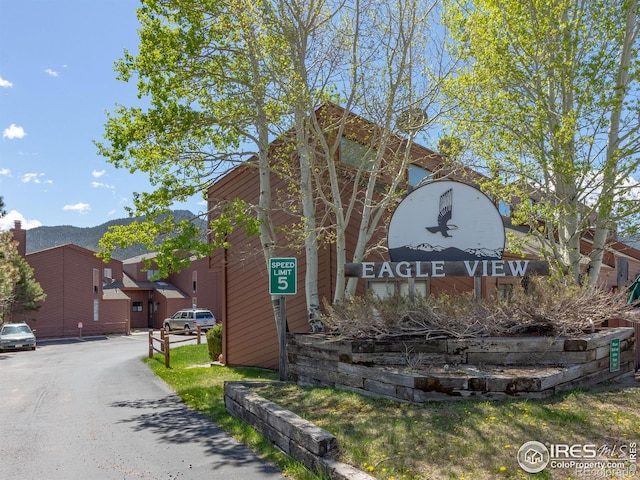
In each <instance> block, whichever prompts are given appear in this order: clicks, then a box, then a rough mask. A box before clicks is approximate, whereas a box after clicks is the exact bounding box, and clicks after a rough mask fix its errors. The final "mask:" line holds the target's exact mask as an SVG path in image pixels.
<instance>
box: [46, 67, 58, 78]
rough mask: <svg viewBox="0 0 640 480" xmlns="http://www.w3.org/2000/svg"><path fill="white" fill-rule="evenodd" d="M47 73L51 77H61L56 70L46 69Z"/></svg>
mask: <svg viewBox="0 0 640 480" xmlns="http://www.w3.org/2000/svg"><path fill="white" fill-rule="evenodd" d="M45 73H46V74H47V75H49V76H51V77H57V76H58V75H59V73H58V72H56V71H55V70H51V69H50V68H47V69H45Z"/></svg>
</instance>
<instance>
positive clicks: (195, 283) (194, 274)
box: [191, 270, 198, 293]
mask: <svg viewBox="0 0 640 480" xmlns="http://www.w3.org/2000/svg"><path fill="white" fill-rule="evenodd" d="M191 282H192V283H193V293H196V292H197V291H198V271H197V270H194V271H193V272H192V273H191Z"/></svg>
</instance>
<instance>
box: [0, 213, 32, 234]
mask: <svg viewBox="0 0 640 480" xmlns="http://www.w3.org/2000/svg"><path fill="white" fill-rule="evenodd" d="M16 220H19V221H20V222H21V223H22V228H24V229H25V230H29V229H30V228H35V227H40V226H42V223H40V222H39V221H38V220H26V219H25V218H24V215H22V214H21V213H20V212H17V211H16V210H11V211H10V212H7V214H6V215H5V216H4V217H2V218H0V231H2V232H6V231H7V230H11V229H12V228H13V227H14V225H15V221H16Z"/></svg>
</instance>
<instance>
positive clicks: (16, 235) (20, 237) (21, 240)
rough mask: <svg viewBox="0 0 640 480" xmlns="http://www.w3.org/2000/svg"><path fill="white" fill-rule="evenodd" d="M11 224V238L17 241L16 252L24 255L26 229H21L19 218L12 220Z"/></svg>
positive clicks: (25, 249)
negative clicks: (12, 225)
mask: <svg viewBox="0 0 640 480" xmlns="http://www.w3.org/2000/svg"><path fill="white" fill-rule="evenodd" d="M13 224H14V227H13V228H12V229H11V232H12V233H13V239H14V240H16V241H17V242H18V253H19V254H20V255H21V256H23V257H24V256H26V255H27V231H26V230H23V229H22V222H21V221H20V220H14V221H13Z"/></svg>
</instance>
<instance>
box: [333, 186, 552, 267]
mask: <svg viewBox="0 0 640 480" xmlns="http://www.w3.org/2000/svg"><path fill="white" fill-rule="evenodd" d="M387 245H388V247H389V256H390V257H391V261H390V262H378V263H374V262H363V263H347V264H346V265H345V276H347V277H362V278H375V279H382V278H426V277H446V276H452V277H460V276H463V277H464V276H468V277H505V276H506V277H525V276H527V275H548V274H549V263H548V262H544V261H537V260H524V259H518V260H502V255H503V253H504V248H505V231H504V223H503V222H502V216H501V215H500V212H499V211H498V209H497V208H496V206H495V205H494V204H493V202H492V201H491V200H490V199H489V198H488V197H487V196H486V195H485V194H483V193H482V192H481V191H480V190H478V189H477V188H474V187H472V186H470V185H467V184H465V183H460V182H454V181H451V180H438V181H434V182H431V183H428V184H426V185H424V186H422V187H419V188H417V189H415V190H414V191H413V192H411V193H410V194H409V195H407V196H406V197H405V198H404V200H402V202H400V204H399V205H398V207H397V208H396V210H395V212H394V213H393V215H392V216H391V222H390V223H389V232H388V235H387Z"/></svg>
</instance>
